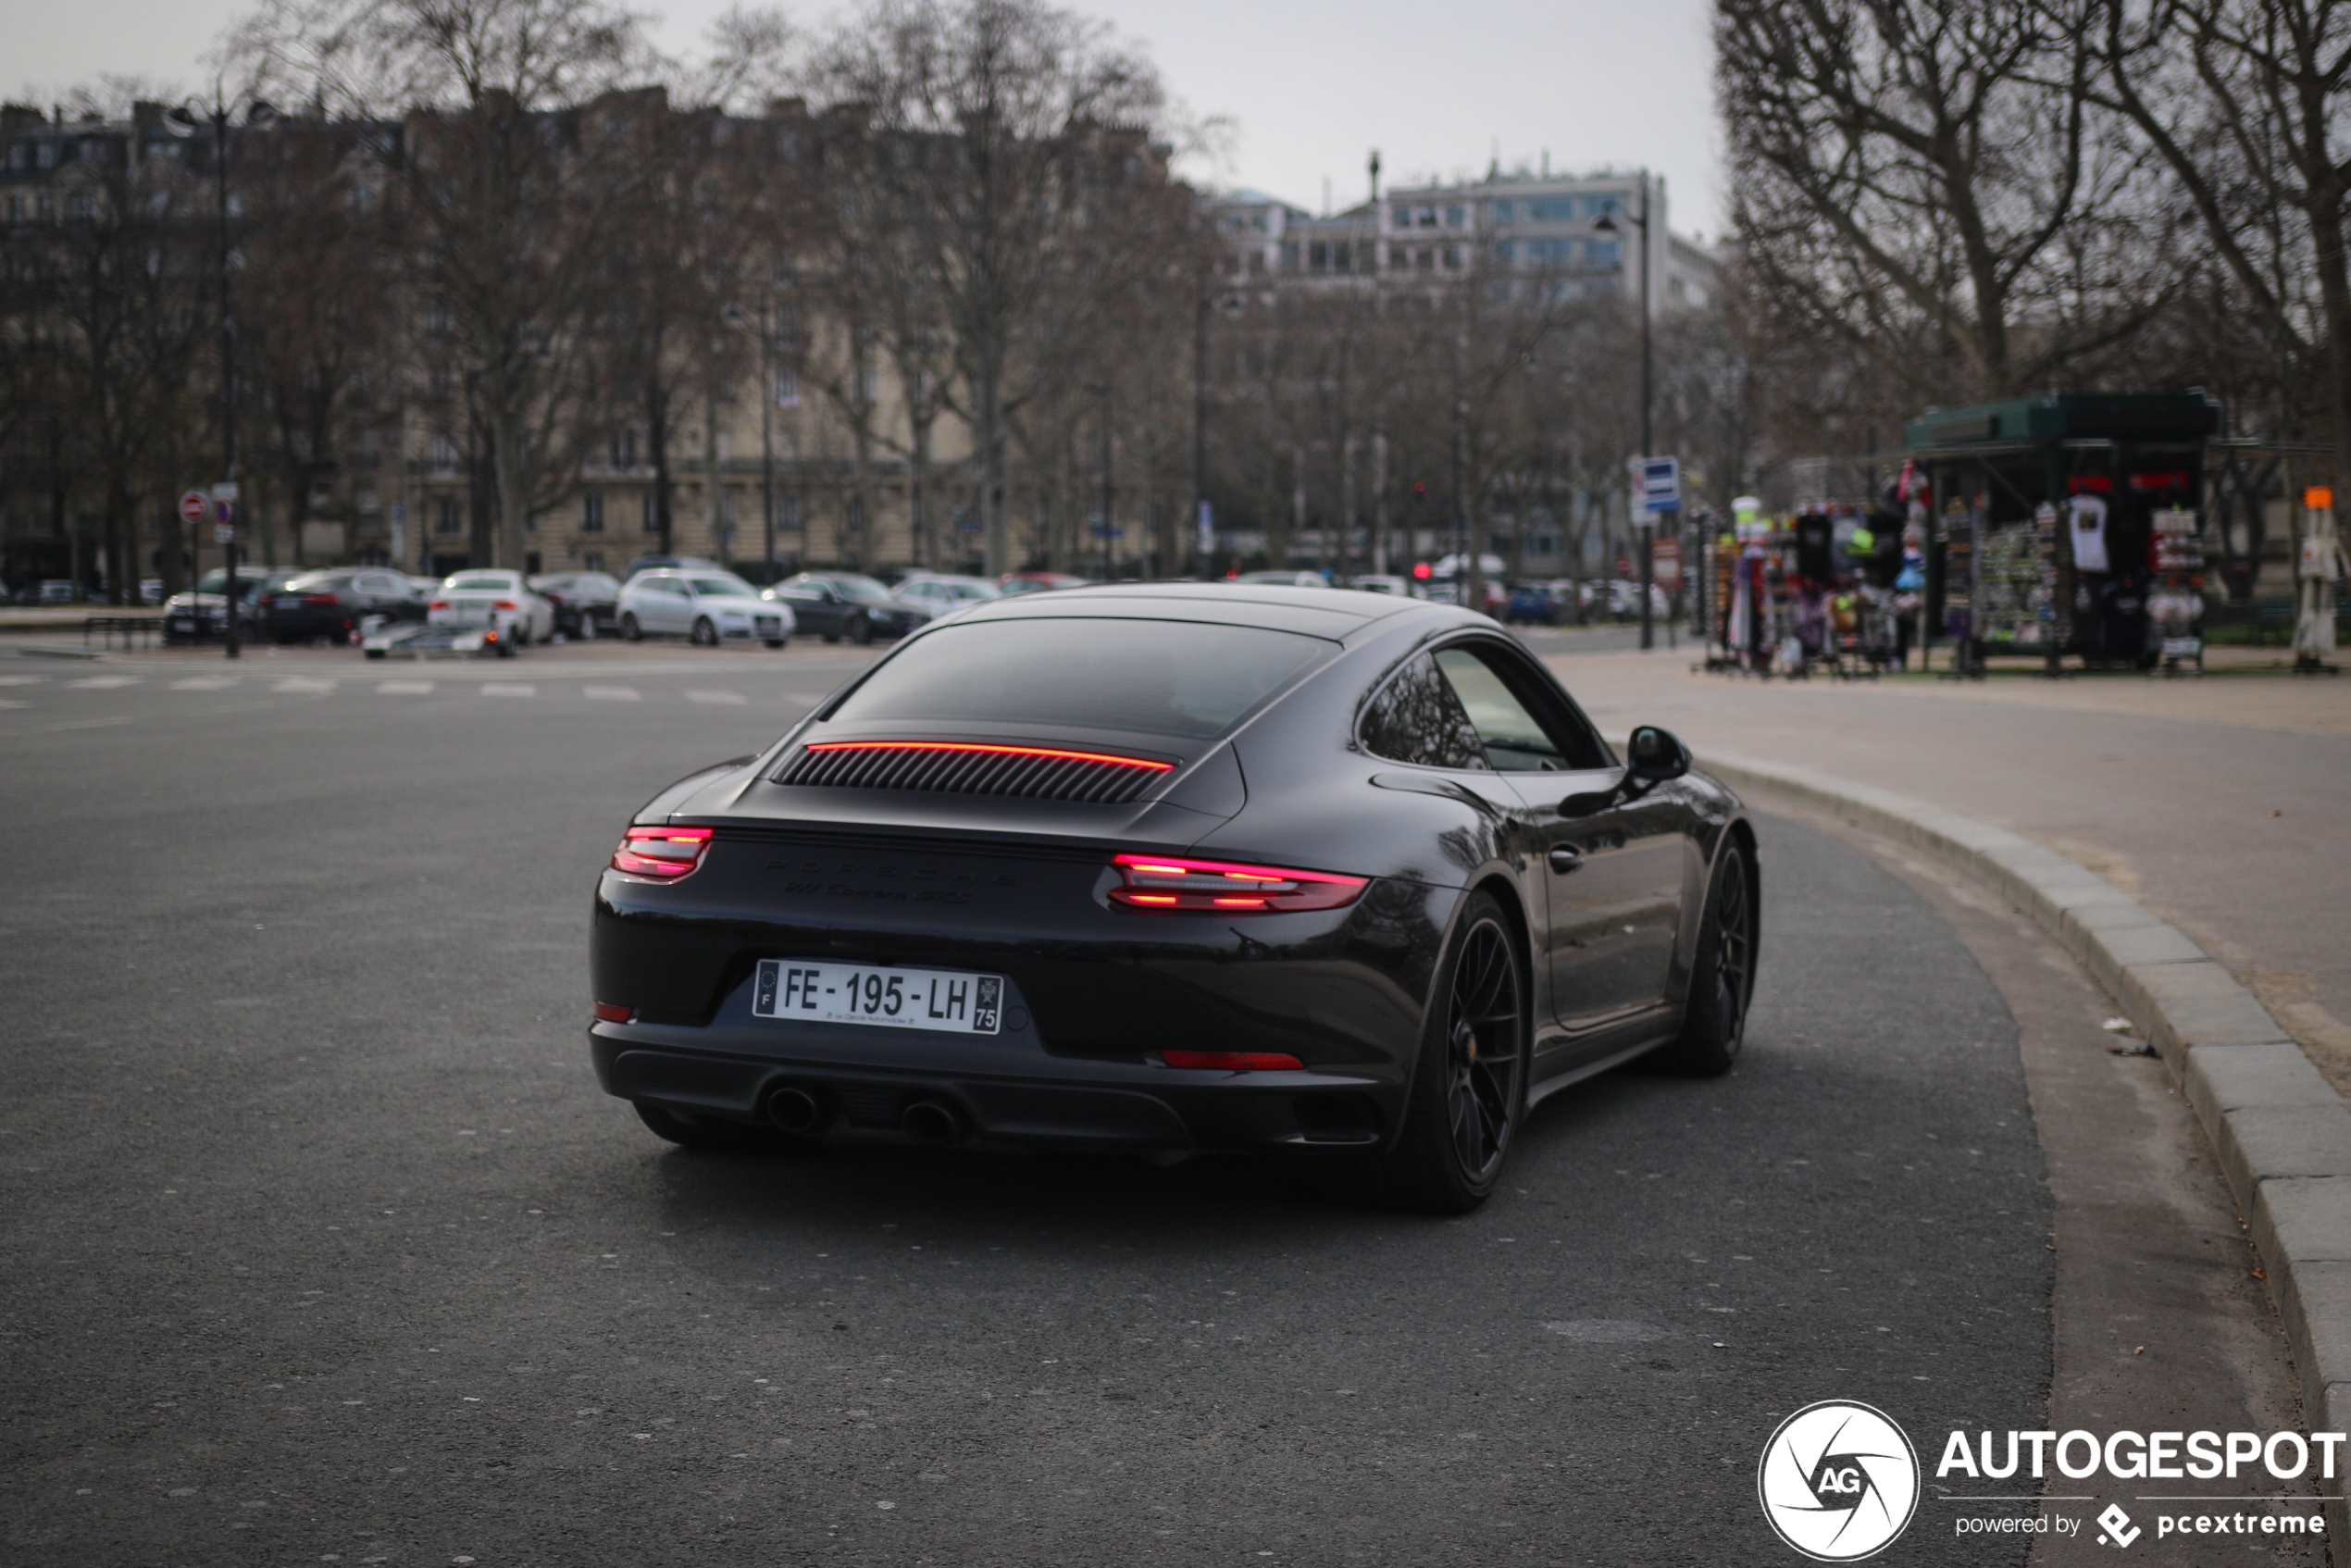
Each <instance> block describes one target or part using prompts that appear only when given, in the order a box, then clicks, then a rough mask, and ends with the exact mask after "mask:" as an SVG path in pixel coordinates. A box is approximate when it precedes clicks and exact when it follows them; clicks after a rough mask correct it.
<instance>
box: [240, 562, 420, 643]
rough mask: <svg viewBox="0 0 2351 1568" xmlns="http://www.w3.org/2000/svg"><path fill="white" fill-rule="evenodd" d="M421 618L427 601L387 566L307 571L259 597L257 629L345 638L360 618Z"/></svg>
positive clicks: (299, 638) (293, 636)
mask: <svg viewBox="0 0 2351 1568" xmlns="http://www.w3.org/2000/svg"><path fill="white" fill-rule="evenodd" d="M367 616H390V617H391V618H392V619H393V620H416V621H420V620H423V619H424V618H425V601H424V600H422V599H419V598H418V597H417V591H416V589H415V588H414V587H413V586H412V585H411V584H410V583H409V581H408V579H406V578H404V577H403V576H401V575H400V574H399V573H398V572H395V571H393V570H392V568H391V567H389V566H337V567H333V568H330V569H329V570H326V571H317V572H305V573H304V574H303V575H302V576H300V577H298V578H295V579H292V580H291V581H289V582H286V583H284V584H282V585H280V586H279V587H277V588H274V589H272V590H270V591H268V592H267V593H265V594H263V595H262V596H261V629H262V632H263V634H264V635H265V636H267V637H268V638H269V640H270V641H273V642H311V641H317V640H318V639H319V638H322V637H323V638H327V639H330V641H336V642H342V641H348V640H349V639H350V637H351V634H352V632H353V631H354V630H355V629H356V628H358V625H359V623H360V621H361V620H362V619H364V618H365V617H367Z"/></svg>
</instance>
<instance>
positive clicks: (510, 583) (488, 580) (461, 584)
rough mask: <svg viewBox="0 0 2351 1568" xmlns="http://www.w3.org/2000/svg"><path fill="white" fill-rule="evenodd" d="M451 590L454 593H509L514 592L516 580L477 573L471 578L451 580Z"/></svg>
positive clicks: (493, 574) (489, 573)
mask: <svg viewBox="0 0 2351 1568" xmlns="http://www.w3.org/2000/svg"><path fill="white" fill-rule="evenodd" d="M449 588H450V590H451V591H453V592H472V593H508V592H512V591H513V590H514V579H511V578H504V577H500V576H498V575H496V574H495V573H492V572H476V573H474V574H473V575H471V576H469V577H453V578H451V579H449Z"/></svg>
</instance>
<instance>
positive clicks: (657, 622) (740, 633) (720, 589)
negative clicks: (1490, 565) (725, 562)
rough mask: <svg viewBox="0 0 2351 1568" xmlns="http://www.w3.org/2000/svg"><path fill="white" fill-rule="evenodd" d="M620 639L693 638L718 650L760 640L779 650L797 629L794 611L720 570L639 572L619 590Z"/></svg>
mask: <svg viewBox="0 0 2351 1568" xmlns="http://www.w3.org/2000/svg"><path fill="white" fill-rule="evenodd" d="M619 609H620V635H621V636H623V637H626V638H627V639H628V641H631V642H634V641H638V640H639V639H640V638H642V637H646V636H672V637H686V638H690V639H691V640H692V641H695V642H697V643H699V644H701V645H703V646H704V647H715V646H717V645H718V643H719V642H720V641H724V640H725V639H727V638H729V637H738V638H741V637H756V638H757V639H759V640H760V641H762V642H765V643H766V644H767V646H769V647H770V648H780V647H782V646H783V645H784V643H785V641H787V640H788V639H790V636H791V634H792V632H793V630H794V628H795V624H796V623H795V617H794V615H793V606H791V605H790V604H779V603H777V601H776V600H774V599H772V598H769V597H767V596H765V595H764V594H762V593H761V592H760V591H759V590H757V589H755V588H753V586H752V585H751V584H749V583H747V582H745V581H744V580H743V579H740V578H739V577H737V576H735V575H734V574H733V573H732V572H722V571H720V570H719V569H718V568H717V567H715V566H711V567H707V568H704V569H702V570H688V571H681V570H676V569H672V568H670V567H666V566H660V567H655V568H654V569H653V570H652V571H649V572H639V573H638V574H637V575H636V576H635V577H632V578H630V579H628V582H627V583H626V584H624V585H623V586H622V588H621V590H620V602H619Z"/></svg>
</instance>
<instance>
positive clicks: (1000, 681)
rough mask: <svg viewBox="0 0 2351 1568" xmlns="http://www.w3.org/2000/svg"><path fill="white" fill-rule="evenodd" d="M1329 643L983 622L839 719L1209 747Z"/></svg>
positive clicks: (882, 671) (1177, 630) (1260, 632)
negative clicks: (1027, 728)
mask: <svg viewBox="0 0 2351 1568" xmlns="http://www.w3.org/2000/svg"><path fill="white" fill-rule="evenodd" d="M1330 646H1331V645H1330V644H1329V643H1327V642H1325V641H1322V640H1321V639H1320V638H1313V637H1301V636H1299V635H1297V634H1296V633H1293V632H1287V631H1267V630H1264V629H1263V628H1257V627H1233V626H1201V625H1196V624H1193V623H1190V622H1186V621H1147V620H1074V619H1073V620H1034V621H982V622H979V623H977V624H976V625H971V626H943V627H941V628H939V630H937V631H935V632H932V633H931V634H930V635H929V636H927V637H923V638H918V639H916V640H915V641H914V642H911V643H909V644H908V645H907V647H906V649H905V651H904V652H902V653H900V654H899V655H898V656H897V657H896V658H893V659H891V660H890V661H889V663H887V664H885V665H883V666H881V667H880V668H879V669H877V670H876V671H875V672H874V673H873V675H872V677H871V678H869V679H867V680H866V682H865V684H864V685H863V686H860V687H859V688H858V689H857V690H856V691H852V692H851V693H850V695H849V698H848V700H847V701H846V702H844V703H842V704H841V705H840V708H839V709H838V710H837V711H836V712H835V713H834V714H833V715H832V717H834V718H836V719H841V720H848V721H852V722H856V723H875V722H882V723H888V722H890V721H892V720H900V719H905V720H923V721H927V722H929V721H942V720H943V721H950V722H952V721H955V720H968V721H970V722H973V723H976V724H1044V725H1055V726H1060V725H1078V726H1082V727H1085V728H1101V729H1127V730H1134V731H1136V732H1138V733H1140V734H1145V735H1167V736H1173V737H1178V738H1182V739H1186V740H1205V739H1207V738H1209V737H1212V736H1216V735H1221V734H1223V733H1224V732H1225V730H1227V729H1230V728H1232V727H1233V725H1234V724H1235V723H1236V722H1238V720H1239V719H1240V717H1241V716H1242V715H1244V714H1246V713H1248V712H1249V711H1250V709H1251V708H1253V707H1255V706H1256V705H1257V704H1258V703H1261V702H1263V700H1264V699H1265V697H1266V696H1267V695H1268V694H1269V693H1271V692H1273V691H1275V690H1276V689H1277V688H1279V687H1280V686H1281V684H1282V683H1283V682H1284V681H1286V680H1287V679H1289V678H1290V677H1292V676H1293V675H1296V674H1297V673H1298V672H1299V671H1300V670H1302V669H1304V668H1305V667H1306V666H1309V665H1311V664H1312V663H1313V662H1314V661H1315V660H1316V659H1318V658H1320V657H1321V656H1322V655H1323V654H1325V653H1327V652H1329V651H1330Z"/></svg>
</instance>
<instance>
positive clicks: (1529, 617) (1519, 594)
mask: <svg viewBox="0 0 2351 1568" xmlns="http://www.w3.org/2000/svg"><path fill="white" fill-rule="evenodd" d="M1561 610H1562V605H1561V601H1560V596H1559V593H1558V591H1557V590H1556V589H1555V588H1554V587H1553V586H1552V585H1551V584H1549V583H1547V582H1522V583H1520V584H1519V585H1518V586H1517V587H1515V588H1513V589H1511V597H1510V602H1509V604H1507V605H1506V606H1505V607H1504V609H1503V611H1502V619H1503V620H1504V621H1505V622H1506V623H1508V624H1509V625H1511V626H1557V625H1558V624H1559V622H1560V617H1561ZM1570 613H1573V612H1570Z"/></svg>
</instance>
